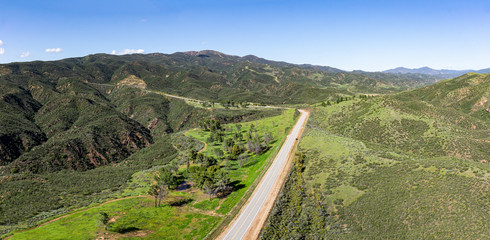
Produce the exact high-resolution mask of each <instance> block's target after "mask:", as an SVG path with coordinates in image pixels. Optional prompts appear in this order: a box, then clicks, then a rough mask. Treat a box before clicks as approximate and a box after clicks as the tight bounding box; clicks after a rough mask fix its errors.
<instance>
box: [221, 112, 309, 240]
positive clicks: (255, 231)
mask: <svg viewBox="0 0 490 240" xmlns="http://www.w3.org/2000/svg"><path fill="white" fill-rule="evenodd" d="M305 112H306V119H305V121H304V123H303V124H302V126H301V129H300V132H299V136H298V139H299V138H300V137H301V136H302V135H303V131H304V128H305V126H306V123H307V122H308V117H309V115H310V112H309V111H307V110H305ZM298 142H299V141H295V143H294V146H293V147H292V148H291V150H290V152H289V154H288V160H287V162H286V164H285V165H284V167H283V169H282V170H281V173H280V174H279V176H278V178H277V179H276V180H275V182H274V187H273V189H272V190H271V192H270V193H269V195H268V196H267V200H266V201H265V203H264V205H262V207H261V208H260V211H259V214H257V216H256V217H255V219H254V221H253V222H252V224H251V226H250V229H249V230H248V231H247V233H246V235H245V236H244V238H243V239H258V237H259V234H260V232H261V231H262V228H263V227H264V225H265V222H266V220H267V218H268V217H269V213H270V211H271V210H272V207H273V206H274V203H275V201H276V199H277V197H278V196H279V193H280V192H281V189H282V187H283V185H284V182H285V181H286V178H287V176H288V173H289V170H290V169H291V165H292V163H293V158H294V154H295V152H296V148H297V146H298ZM263 179H264V178H262V179H261V180H260V183H259V184H258V185H257V186H259V185H260V184H262V181H263ZM254 191H255V190H254ZM252 195H253V194H252ZM252 195H251V196H250V198H249V200H248V201H247V203H245V204H244V205H243V207H242V210H241V211H240V212H239V213H238V214H237V215H236V216H235V219H233V221H231V222H230V224H228V227H226V228H225V229H224V230H223V231H222V232H221V234H220V235H219V236H218V238H217V239H223V237H224V236H225V234H226V233H227V232H228V230H229V228H230V227H231V226H232V225H233V223H234V222H235V221H236V219H237V218H238V216H239V215H240V214H242V211H243V209H244V208H245V206H246V205H247V204H248V203H249V201H250V200H251V199H252Z"/></svg>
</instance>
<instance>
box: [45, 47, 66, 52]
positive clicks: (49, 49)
mask: <svg viewBox="0 0 490 240" xmlns="http://www.w3.org/2000/svg"><path fill="white" fill-rule="evenodd" d="M62 51H63V49H61V48H46V52H55V53H59V52H62Z"/></svg>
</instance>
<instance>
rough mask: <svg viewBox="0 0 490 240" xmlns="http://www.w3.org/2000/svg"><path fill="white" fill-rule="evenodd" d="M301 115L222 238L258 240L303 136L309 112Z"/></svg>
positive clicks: (302, 111)
mask: <svg viewBox="0 0 490 240" xmlns="http://www.w3.org/2000/svg"><path fill="white" fill-rule="evenodd" d="M299 111H300V112H301V116H300V117H299V119H298V121H297V122H296V125H294V128H293V130H292V131H291V133H290V134H289V135H288V137H287V139H286V141H285V142H284V145H282V147H281V150H280V151H279V153H278V154H277V156H276V158H275V159H274V162H273V163H272V165H271V166H270V167H269V169H268V170H267V173H266V174H265V175H264V177H263V178H262V180H261V182H260V184H259V185H258V186H257V188H255V191H254V193H253V194H252V197H251V198H250V199H249V200H248V203H247V204H246V205H245V206H244V207H243V208H242V211H241V212H240V214H239V215H238V217H237V218H235V220H234V221H233V222H232V223H231V225H230V226H229V227H228V229H227V230H226V233H225V234H224V236H223V238H222V239H223V240H225V239H226V240H228V239H256V238H257V237H258V234H259V232H260V230H261V229H262V226H263V224H264V223H265V220H266V218H267V216H268V215H269V212H270V210H271V209H272V206H273V203H274V201H275V199H276V197H277V195H278V194H279V190H280V188H281V186H282V184H283V182H284V178H285V177H286V174H281V173H284V172H286V173H287V171H288V170H289V169H286V168H287V167H288V166H289V164H287V163H288V159H289V157H290V155H291V154H294V153H293V148H294V146H295V144H296V142H297V140H296V139H298V138H299V137H300V136H301V133H302V129H303V127H304V125H305V123H306V120H307V118H308V114H309V113H308V112H306V111H304V110H299Z"/></svg>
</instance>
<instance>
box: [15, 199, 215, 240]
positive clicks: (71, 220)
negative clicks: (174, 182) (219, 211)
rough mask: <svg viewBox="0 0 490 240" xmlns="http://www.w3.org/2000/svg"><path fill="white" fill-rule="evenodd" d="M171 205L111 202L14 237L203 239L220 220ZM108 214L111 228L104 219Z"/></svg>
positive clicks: (134, 201)
mask: <svg viewBox="0 0 490 240" xmlns="http://www.w3.org/2000/svg"><path fill="white" fill-rule="evenodd" d="M172 198H173V199H176V197H171V198H169V199H167V201H168V202H169V204H166V205H164V206H162V207H159V208H154V207H153V199H152V198H151V197H141V198H130V199H124V200H120V201H116V202H111V203H108V204H104V205H101V206H98V207H94V208H91V209H88V210H86V211H81V212H78V213H74V214H72V215H70V216H68V217H65V218H63V219H60V220H58V221H55V222H53V223H50V224H47V225H45V226H42V227H39V228H37V229H33V230H30V231H26V232H20V233H16V234H15V235H14V236H13V237H12V238H11V239H94V238H97V237H105V238H128V239H129V238H134V237H144V238H145V239H196V238H197V239H200V238H203V237H204V236H205V235H206V234H207V232H209V231H210V230H211V229H212V228H213V227H214V226H215V225H216V224H217V223H218V220H219V217H217V216H211V215H208V214H204V213H200V211H199V210H196V209H194V208H192V207H189V206H183V207H173V206H171V205H170V204H171V202H172V201H175V200H173V199H172ZM101 213H107V214H108V216H109V218H110V220H109V224H108V229H111V230H112V231H107V230H105V229H104V228H105V226H104V224H103V223H102V222H101V221H100V216H101Z"/></svg>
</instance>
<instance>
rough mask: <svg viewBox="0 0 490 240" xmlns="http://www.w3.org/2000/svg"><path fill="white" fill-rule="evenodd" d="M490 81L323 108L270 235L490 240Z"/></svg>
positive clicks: (477, 79) (451, 83) (463, 81)
mask: <svg viewBox="0 0 490 240" xmlns="http://www.w3.org/2000/svg"><path fill="white" fill-rule="evenodd" d="M489 83H490V75H488V74H487V75H483V74H466V75H464V76H461V77H458V78H456V79H451V80H446V81H442V82H440V83H437V84H434V85H431V86H427V87H424V88H420V89H415V90H411V91H406V92H402V93H399V94H395V95H390V96H380V97H373V98H360V99H359V98H357V99H354V100H349V101H344V102H340V103H339V104H334V105H331V106H326V107H317V108H315V109H314V110H313V111H312V116H311V117H310V120H309V122H308V126H307V129H306V132H305V134H304V136H303V138H302V139H301V141H300V145H299V150H300V151H301V152H302V154H303V155H301V156H300V157H298V158H297V160H296V161H297V162H299V163H301V164H299V163H298V164H296V168H294V169H293V170H292V172H291V174H290V176H289V180H288V183H287V185H286V187H285V188H284V190H283V193H282V196H283V197H281V198H280V199H279V200H278V202H277V203H276V206H275V209H274V210H273V212H272V213H271V217H270V218H269V220H268V222H269V225H268V226H267V227H266V228H265V229H264V231H263V234H262V239H280V238H319V239H322V238H328V239H346V238H348V239H429V238H430V239H432V238H442V239H484V238H485V237H486V236H489V234H490V232H489V230H488V227H487V226H486V225H487V224H485V223H486V220H485V219H487V218H488V212H489V211H490V209H489V205H488V199H489V189H490V185H489V184H488V180H489V177H490V167H489V166H490V165H489V164H488V161H489V159H490V155H489V151H488V149H490V139H489V136H490V128H489V126H490V121H489V118H488V116H489V115H490V113H489V112H488V108H489V107H490V105H489V103H488V101H487V99H488V96H489V94H490V85H489ZM302 162H304V163H302ZM298 166H304V167H302V168H298ZM296 172H299V173H301V174H295V173H296ZM298 189H299V190H298ZM298 206H300V207H298ZM297 219H301V221H297ZM285 226H287V227H285Z"/></svg>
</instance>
